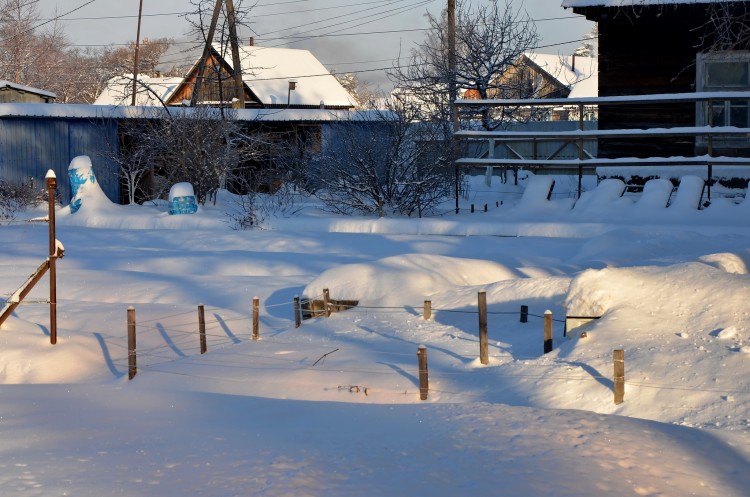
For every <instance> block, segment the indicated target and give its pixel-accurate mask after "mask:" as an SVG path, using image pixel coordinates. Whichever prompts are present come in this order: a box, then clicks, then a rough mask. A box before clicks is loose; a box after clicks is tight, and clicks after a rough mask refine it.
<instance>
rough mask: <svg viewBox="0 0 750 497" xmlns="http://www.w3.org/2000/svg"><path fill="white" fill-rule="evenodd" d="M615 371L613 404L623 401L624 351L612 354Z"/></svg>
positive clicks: (620, 350)
mask: <svg viewBox="0 0 750 497" xmlns="http://www.w3.org/2000/svg"><path fill="white" fill-rule="evenodd" d="M612 362H613V363H614V369H615V404H622V403H623V402H624V401H625V351H624V350H622V349H617V350H615V351H614V352H612Z"/></svg>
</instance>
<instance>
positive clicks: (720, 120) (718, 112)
mask: <svg viewBox="0 0 750 497" xmlns="http://www.w3.org/2000/svg"><path fill="white" fill-rule="evenodd" d="M708 124H709V125H711V126H726V112H725V111H724V102H721V103H719V104H716V103H715V104H713V105H711V114H710V115H709V116H708Z"/></svg>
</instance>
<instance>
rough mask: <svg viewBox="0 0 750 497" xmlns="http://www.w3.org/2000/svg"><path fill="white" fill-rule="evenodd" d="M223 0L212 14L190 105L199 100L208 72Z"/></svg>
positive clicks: (217, 1)
mask: <svg viewBox="0 0 750 497" xmlns="http://www.w3.org/2000/svg"><path fill="white" fill-rule="evenodd" d="M221 3H222V0H216V5H215V6H214V12H213V15H212V16H211V24H210V25H209V28H208V35H207V36H206V46H204V47H203V54H201V60H200V63H199V64H198V72H197V73H196V74H195V84H194V85H193V95H192V96H191V97H190V107H195V104H196V102H197V101H198V94H199V93H200V87H201V83H202V80H203V77H204V73H205V72H206V60H207V59H208V56H209V55H210V54H211V44H212V43H213V41H214V32H215V31H216V24H217V23H218V21H219V13H220V12H221Z"/></svg>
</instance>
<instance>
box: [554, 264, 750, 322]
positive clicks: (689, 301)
mask: <svg viewBox="0 0 750 497" xmlns="http://www.w3.org/2000/svg"><path fill="white" fill-rule="evenodd" d="M748 285H750V276H748V275H746V274H742V275H739V274H731V273H727V272H724V271H721V270H719V269H716V268H714V267H711V266H708V265H706V264H702V263H699V262H690V263H682V264H675V265H671V266H666V267H655V266H642V267H633V268H612V267H610V268H606V269H600V270H596V269H589V270H586V271H584V272H582V273H580V274H579V275H578V276H576V277H575V278H574V279H573V281H572V282H571V284H570V289H569V291H568V297H567V299H566V307H567V311H568V314H569V315H577V316H602V315H604V314H606V313H608V312H611V311H613V310H616V309H618V308H631V309H634V310H636V311H638V312H639V313H640V314H646V315H652V316H656V317H658V318H659V319H660V320H663V321H669V322H671V324H672V325H676V324H678V323H680V322H683V321H685V320H687V319H689V316H694V314H695V312H696V311H703V310H705V312H710V313H711V314H712V315H716V316H717V318H718V316H720V315H726V316H732V315H734V314H735V313H734V309H733V305H731V304H726V303H731V302H732V301H733V300H734V299H735V298H736V296H737V295H742V294H747V293H748V291H747V288H748ZM707 302H711V308H710V309H707V308H706V303H707ZM724 307H726V309H725V308H724Z"/></svg>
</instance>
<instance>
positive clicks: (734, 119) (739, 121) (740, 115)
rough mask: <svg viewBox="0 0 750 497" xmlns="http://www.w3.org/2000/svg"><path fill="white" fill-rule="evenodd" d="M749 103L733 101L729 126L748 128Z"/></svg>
mask: <svg viewBox="0 0 750 497" xmlns="http://www.w3.org/2000/svg"><path fill="white" fill-rule="evenodd" d="M747 116H748V112H747V103H744V104H743V103H733V104H731V107H730V110H729V126H736V127H738V128H747Z"/></svg>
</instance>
